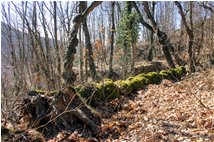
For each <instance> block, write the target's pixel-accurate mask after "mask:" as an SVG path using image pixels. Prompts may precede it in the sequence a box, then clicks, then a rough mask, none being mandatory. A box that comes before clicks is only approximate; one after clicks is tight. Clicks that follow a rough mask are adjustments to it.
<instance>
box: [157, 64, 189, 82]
mask: <svg viewBox="0 0 214 142" xmlns="http://www.w3.org/2000/svg"><path fill="white" fill-rule="evenodd" d="M185 73H186V71H185V68H184V67H183V66H180V67H178V68H171V69H169V70H162V71H161V72H160V73H159V74H160V76H161V78H163V79H171V80H178V79H179V80H180V79H181V77H182V76H183V75H184V74H185Z"/></svg>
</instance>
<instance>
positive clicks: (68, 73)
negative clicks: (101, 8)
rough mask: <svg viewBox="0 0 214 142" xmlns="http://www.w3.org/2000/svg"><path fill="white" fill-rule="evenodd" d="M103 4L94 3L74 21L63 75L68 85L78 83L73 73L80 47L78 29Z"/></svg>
mask: <svg viewBox="0 0 214 142" xmlns="http://www.w3.org/2000/svg"><path fill="white" fill-rule="evenodd" d="M101 3H102V2H99V1H96V2H92V4H91V5H90V6H89V7H88V8H87V9H86V10H85V11H84V13H83V14H80V15H77V16H76V17H74V19H73V29H72V31H71V33H70V37H69V39H68V45H67V48H66V53H65V58H64V72H63V74H62V77H63V79H64V80H65V82H66V84H71V85H73V84H74V82H75V81H76V74H75V73H74V71H73V69H72V68H73V61H74V54H75V53H76V47H77V45H78V42H79V41H78V39H77V33H78V28H79V27H80V24H81V22H82V21H83V20H84V19H85V18H86V17H87V15H88V14H89V13H90V12H91V11H93V9H94V8H95V7H96V6H98V5H99V4H101Z"/></svg>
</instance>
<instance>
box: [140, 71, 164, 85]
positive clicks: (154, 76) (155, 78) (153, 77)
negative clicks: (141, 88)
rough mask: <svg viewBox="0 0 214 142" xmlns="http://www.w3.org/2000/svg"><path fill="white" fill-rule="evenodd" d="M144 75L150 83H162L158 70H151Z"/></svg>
mask: <svg viewBox="0 0 214 142" xmlns="http://www.w3.org/2000/svg"><path fill="white" fill-rule="evenodd" d="M144 77H145V78H147V79H148V80H149V83H156V84H157V83H160V81H161V77H160V75H159V74H158V73H156V72H150V73H147V74H144Z"/></svg>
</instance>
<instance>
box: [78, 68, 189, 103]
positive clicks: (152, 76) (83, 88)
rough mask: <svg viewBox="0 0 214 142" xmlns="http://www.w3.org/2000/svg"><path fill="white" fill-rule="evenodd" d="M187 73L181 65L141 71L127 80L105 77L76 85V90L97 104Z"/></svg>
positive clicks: (178, 77)
mask: <svg viewBox="0 0 214 142" xmlns="http://www.w3.org/2000/svg"><path fill="white" fill-rule="evenodd" d="M185 74H186V71H185V68H184V67H183V66H180V67H178V68H171V69H169V70H162V71H161V72H159V73H156V72H149V73H147V74H145V73H141V74H138V75H136V76H133V77H129V78H127V79H126V80H118V81H115V82H113V81H112V80H110V79H104V81H103V82H102V83H90V84H87V85H78V86H76V87H75V90H76V91H77V92H78V93H79V95H80V96H81V97H83V98H85V99H86V100H88V103H89V104H92V105H95V106H96V105H97V103H99V102H102V101H109V100H112V99H115V98H117V97H119V96H120V95H125V94H129V93H131V92H132V91H137V90H140V89H142V88H143V87H144V86H146V85H148V84H157V83H160V82H161V81H162V80H163V79H170V80H180V79H181V77H182V76H183V75H185Z"/></svg>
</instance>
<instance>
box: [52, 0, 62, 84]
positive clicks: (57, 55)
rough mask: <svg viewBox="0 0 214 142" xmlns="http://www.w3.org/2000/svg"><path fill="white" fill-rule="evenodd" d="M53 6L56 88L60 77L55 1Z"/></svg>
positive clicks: (59, 82)
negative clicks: (56, 72)
mask: <svg viewBox="0 0 214 142" xmlns="http://www.w3.org/2000/svg"><path fill="white" fill-rule="evenodd" d="M53 4H54V13H53V18H54V43H55V48H56V58H57V63H56V64H57V71H58V74H57V81H58V88H59V87H60V84H61V81H60V75H61V59H60V54H59V45H58V37H57V36H58V35H57V12H56V9H57V3H56V1H54V2H53Z"/></svg>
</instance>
